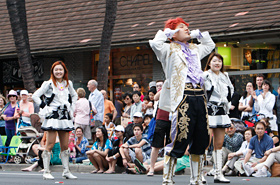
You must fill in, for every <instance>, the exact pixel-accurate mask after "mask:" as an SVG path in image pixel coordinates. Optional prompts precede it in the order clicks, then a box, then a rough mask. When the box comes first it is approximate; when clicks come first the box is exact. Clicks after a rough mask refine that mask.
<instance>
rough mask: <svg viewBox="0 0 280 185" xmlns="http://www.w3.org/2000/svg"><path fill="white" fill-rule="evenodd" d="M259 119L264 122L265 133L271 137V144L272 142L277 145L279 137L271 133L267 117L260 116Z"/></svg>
mask: <svg viewBox="0 0 280 185" xmlns="http://www.w3.org/2000/svg"><path fill="white" fill-rule="evenodd" d="M260 121H261V122H263V123H265V125H266V130H265V133H266V134H267V135H269V136H270V137H272V139H273V144H274V145H277V144H278V142H279V138H278V135H274V134H273V132H272V130H271V128H270V123H269V118H262V119H261V120H260Z"/></svg>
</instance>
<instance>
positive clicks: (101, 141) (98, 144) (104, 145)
mask: <svg viewBox="0 0 280 185" xmlns="http://www.w3.org/2000/svg"><path fill="white" fill-rule="evenodd" d="M111 149H112V143H111V141H110V140H109V139H108V133H107V130H106V129H105V127H103V126H99V127H97V128H96V141H95V143H94V144H93V146H92V148H91V150H90V151H87V152H86V154H87V156H88V158H89V160H90V162H91V163H92V164H93V166H94V167H95V169H96V170H94V171H92V172H91V173H103V172H104V169H105V168H108V167H109V164H108V161H107V160H106V156H107V154H108V152H109V150H111Z"/></svg>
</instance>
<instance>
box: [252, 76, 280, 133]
mask: <svg viewBox="0 0 280 185" xmlns="http://www.w3.org/2000/svg"><path fill="white" fill-rule="evenodd" d="M262 89H263V92H262V93H261V94H260V95H258V96H257V95H256V93H253V95H252V96H253V98H254V100H255V104H254V107H255V110H256V111H257V112H258V113H260V114H264V115H265V117H267V118H269V122H270V127H271V130H272V131H275V132H277V131H278V127H277V124H276V116H275V115H273V107H274V104H275V95H274V94H272V93H271V89H272V87H271V84H270V82H269V81H268V80H264V81H263V85H262Z"/></svg>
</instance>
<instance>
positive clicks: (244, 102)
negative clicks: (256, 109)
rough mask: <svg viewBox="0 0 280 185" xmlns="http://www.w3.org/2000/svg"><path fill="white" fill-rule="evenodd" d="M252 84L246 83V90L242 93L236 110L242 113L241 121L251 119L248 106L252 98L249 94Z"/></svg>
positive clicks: (251, 91)
mask: <svg viewBox="0 0 280 185" xmlns="http://www.w3.org/2000/svg"><path fill="white" fill-rule="evenodd" d="M253 91H254V89H253V83H252V82H248V83H247V85H246V90H245V91H244V93H243V95H242V97H241V99H240V100H239V105H238V110H239V111H242V114H241V119H242V120H247V119H248V118H249V117H251V116H252V115H253V114H252V110H253V108H252V106H251V105H250V103H249V102H250V100H251V98H252V96H251V94H252V93H253Z"/></svg>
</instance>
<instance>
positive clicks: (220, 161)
mask: <svg viewBox="0 0 280 185" xmlns="http://www.w3.org/2000/svg"><path fill="white" fill-rule="evenodd" d="M216 164H217V165H216V166H217V178H216V179H214V183H230V180H228V179H226V178H225V177H224V174H223V173H222V167H223V152H222V150H216Z"/></svg>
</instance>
